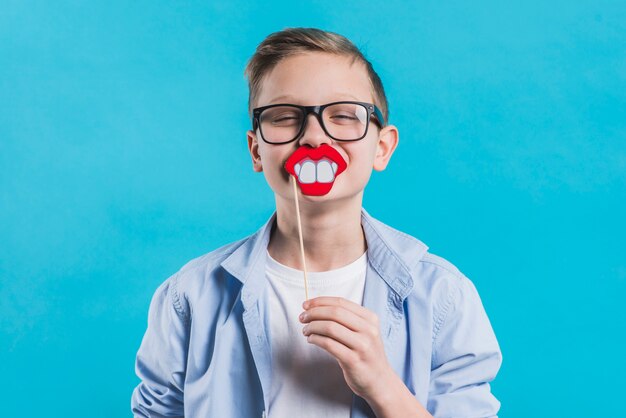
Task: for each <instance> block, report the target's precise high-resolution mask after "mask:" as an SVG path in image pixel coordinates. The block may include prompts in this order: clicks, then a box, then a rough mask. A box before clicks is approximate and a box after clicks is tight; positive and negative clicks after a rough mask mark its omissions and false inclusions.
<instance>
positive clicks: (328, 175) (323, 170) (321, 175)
mask: <svg viewBox="0 0 626 418" xmlns="http://www.w3.org/2000/svg"><path fill="white" fill-rule="evenodd" d="M316 177H317V181H319V182H320V183H331V182H332V181H333V180H335V173H333V169H332V167H331V166H330V163H329V162H328V161H326V160H321V161H320V162H318V163H317V172H316Z"/></svg>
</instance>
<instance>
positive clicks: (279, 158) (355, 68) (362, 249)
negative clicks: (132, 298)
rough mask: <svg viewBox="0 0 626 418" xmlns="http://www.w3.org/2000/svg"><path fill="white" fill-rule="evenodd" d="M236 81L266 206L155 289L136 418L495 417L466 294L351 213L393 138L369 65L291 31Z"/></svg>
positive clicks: (411, 244) (267, 44) (482, 318)
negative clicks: (257, 220) (268, 200)
mask: <svg viewBox="0 0 626 418" xmlns="http://www.w3.org/2000/svg"><path fill="white" fill-rule="evenodd" d="M246 76H247V77H248V81H249V87H250V100H249V110H250V114H251V119H252V125H253V130H250V131H248V133H247V139H248V147H249V151H250V155H251V157H252V165H253V169H254V170H255V171H257V172H263V173H264V175H265V178H266V180H267V182H268V184H269V186H270V187H271V188H272V190H273V191H274V194H275V200H276V212H275V213H274V214H273V215H272V216H271V217H270V219H269V220H268V221H267V223H266V224H265V225H264V226H263V227H262V228H261V229H260V230H259V231H257V232H256V233H255V234H253V235H251V236H249V237H247V238H244V239H242V240H240V241H238V242H235V243H231V244H229V245H226V246H224V247H222V248H219V249H217V250H215V251H212V252H210V253H208V254H205V255H204V256H202V257H199V258H196V259H194V260H192V261H190V262H189V263H187V264H186V265H185V266H183V267H182V268H181V269H180V270H179V271H178V272H177V273H175V274H174V275H172V276H171V277H170V278H168V279H167V280H166V281H165V282H164V283H163V284H162V285H161V286H160V287H159V288H158V289H157V291H156V293H155V295H154V297H153V299H152V302H151V304H150V310H149V319H148V328H147V331H146V333H145V335H144V339H143V341H142V344H141V347H140V349H139V352H138V353H137V362H136V372H137V375H138V376H139V377H140V378H141V380H142V382H141V383H140V384H139V385H138V386H137V387H136V388H135V390H134V392H133V396H132V401H131V403H132V405H131V406H132V410H133V412H134V414H135V416H144V417H147V416H159V417H160V416H188V417H219V418H222V417H224V418H225V417H242V418H243V417H246V418H247V417H262V416H269V417H271V418H281V417H333V418H339V417H344V418H348V417H352V418H355V417H374V416H375V417H431V416H435V417H479V416H480V417H493V416H496V414H497V412H498V410H499V407H500V402H499V401H498V400H497V399H496V398H495V397H494V396H493V395H492V394H491V392H490V386H489V382H490V381H492V380H493V379H494V378H495V376H496V374H497V372H498V370H499V368H500V365H501V362H502V356H501V353H500V348H499V346H498V343H497V340H496V338H495V335H494V333H493V330H492V328H491V325H490V322H489V319H488V317H487V316H486V313H485V311H484V309H483V306H482V303H481V301H480V297H479V295H478V293H477V291H476V288H475V287H474V285H473V284H472V282H471V281H470V280H469V279H468V278H467V277H465V276H464V275H463V274H462V273H461V272H460V271H459V270H458V269H456V268H455V267H454V266H453V265H452V264H450V263H449V262H447V261H446V260H444V259H443V258H440V257H438V256H435V255H433V254H430V253H429V252H428V251H427V249H428V247H427V246H426V245H425V244H423V243H422V242H421V241H419V240H417V239H415V238H413V237H411V236H409V235H406V234H404V233H402V232H400V231H397V230H395V229H393V228H391V227H389V226H387V225H385V224H383V223H382V222H380V221H377V220H376V219H374V218H373V217H371V216H370V215H369V214H368V213H367V212H366V211H365V209H363V208H362V206H361V205H362V198H363V190H364V188H365V185H366V184H367V182H368V180H369V177H370V175H371V172H372V168H373V169H374V170H377V171H382V170H384V169H385V167H386V166H387V164H388V162H389V160H390V158H391V155H392V154H393V152H394V150H395V148H396V146H397V144H398V130H397V128H396V127H395V126H393V125H390V124H388V123H387V113H388V112H387V101H386V98H385V94H384V90H383V86H382V83H381V81H380V79H379V77H378V76H377V75H376V73H375V72H374V70H373V68H372V67H371V64H370V63H369V62H368V61H367V60H366V59H365V58H364V57H363V55H362V54H361V53H360V51H359V50H358V49H357V48H356V47H355V46H354V45H353V44H352V43H351V42H350V41H349V40H347V39H346V38H344V37H342V36H340V35H337V34H335V33H331V32H324V31H321V30H317V29H311V28H308V29H307V28H291V29H286V30H283V31H281V32H277V33H274V34H271V35H270V36H268V37H267V38H266V39H265V40H264V41H263V42H262V43H261V44H260V45H259V47H258V48H257V50H256V53H255V55H254V56H253V57H252V58H251V59H250V61H249V63H248V66H247V68H246ZM295 184H297V193H296V194H294V191H295V190H296V188H295ZM295 198H297V199H298V202H299V205H298V206H296V201H295V200H294V199H295ZM297 208H298V209H297ZM298 210H299V214H300V215H298ZM299 218H301V222H300V223H301V233H302V240H303V250H301V247H300V235H299V234H300V232H299V223H298V220H299ZM301 251H303V254H302V253H301ZM307 272H308V274H307ZM303 273H304V275H305V277H306V279H307V283H306V284H305V283H304V281H303ZM305 286H306V287H305ZM309 290H310V292H311V295H310V298H309V299H308V300H306V301H304V299H305V294H308V291H309ZM303 301H304V303H302V302H303ZM301 314H302V315H301Z"/></svg>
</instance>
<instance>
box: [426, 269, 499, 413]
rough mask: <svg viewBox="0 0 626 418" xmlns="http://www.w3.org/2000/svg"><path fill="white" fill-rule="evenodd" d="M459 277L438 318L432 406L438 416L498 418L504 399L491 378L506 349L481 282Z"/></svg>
mask: <svg viewBox="0 0 626 418" xmlns="http://www.w3.org/2000/svg"><path fill="white" fill-rule="evenodd" d="M458 279H459V280H454V281H453V282H450V284H451V288H450V289H449V292H446V293H447V295H446V296H445V297H446V298H447V300H446V303H444V304H443V305H442V306H443V309H442V312H441V315H440V317H439V318H438V320H437V321H436V322H435V333H434V339H433V355H432V367H431V376H430V388H429V398H428V405H427V409H428V411H429V412H430V413H431V414H432V415H433V416H434V417H435V418H479V417H481V418H485V417H490V418H492V417H497V413H498V410H499V409H500V402H499V401H498V400H497V399H496V398H495V396H494V395H493V394H492V393H491V389H490V385H489V382H491V381H492V380H493V379H495V377H496V374H497V373H498V370H499V369H500V366H501V364H502V353H501V351H500V347H499V345H498V341H497V340H496V336H495V334H494V332H493V329H492V327H491V323H490V322H489V318H488V317H487V314H486V312H485V309H484V307H483V304H482V302H481V300H480V296H479V295H478V291H477V290H476V287H475V286H474V284H473V283H472V282H471V281H470V280H469V279H468V278H467V277H465V276H464V275H461V276H460V277H459V278H458Z"/></svg>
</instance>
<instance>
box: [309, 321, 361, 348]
mask: <svg viewBox="0 0 626 418" xmlns="http://www.w3.org/2000/svg"><path fill="white" fill-rule="evenodd" d="M302 333H303V334H304V335H306V336H309V335H311V334H317V335H323V336H325V337H329V338H332V339H333V340H335V341H337V342H339V343H341V344H343V345H344V346H346V347H348V348H349V349H351V350H359V349H362V348H363V347H362V346H363V343H362V342H361V340H362V337H361V336H360V335H359V334H358V333H356V332H354V331H351V330H350V329H348V328H346V327H344V326H343V325H341V324H339V323H337V322H334V321H313V322H311V323H310V324H308V325H307V326H305V327H304V328H303V329H302Z"/></svg>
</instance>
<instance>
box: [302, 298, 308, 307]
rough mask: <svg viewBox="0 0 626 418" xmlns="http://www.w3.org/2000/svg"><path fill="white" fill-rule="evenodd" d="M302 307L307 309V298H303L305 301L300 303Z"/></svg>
mask: <svg viewBox="0 0 626 418" xmlns="http://www.w3.org/2000/svg"><path fill="white" fill-rule="evenodd" d="M302 307H303V308H304V309H308V308H309V301H308V300H305V301H304V302H303V303H302Z"/></svg>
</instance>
